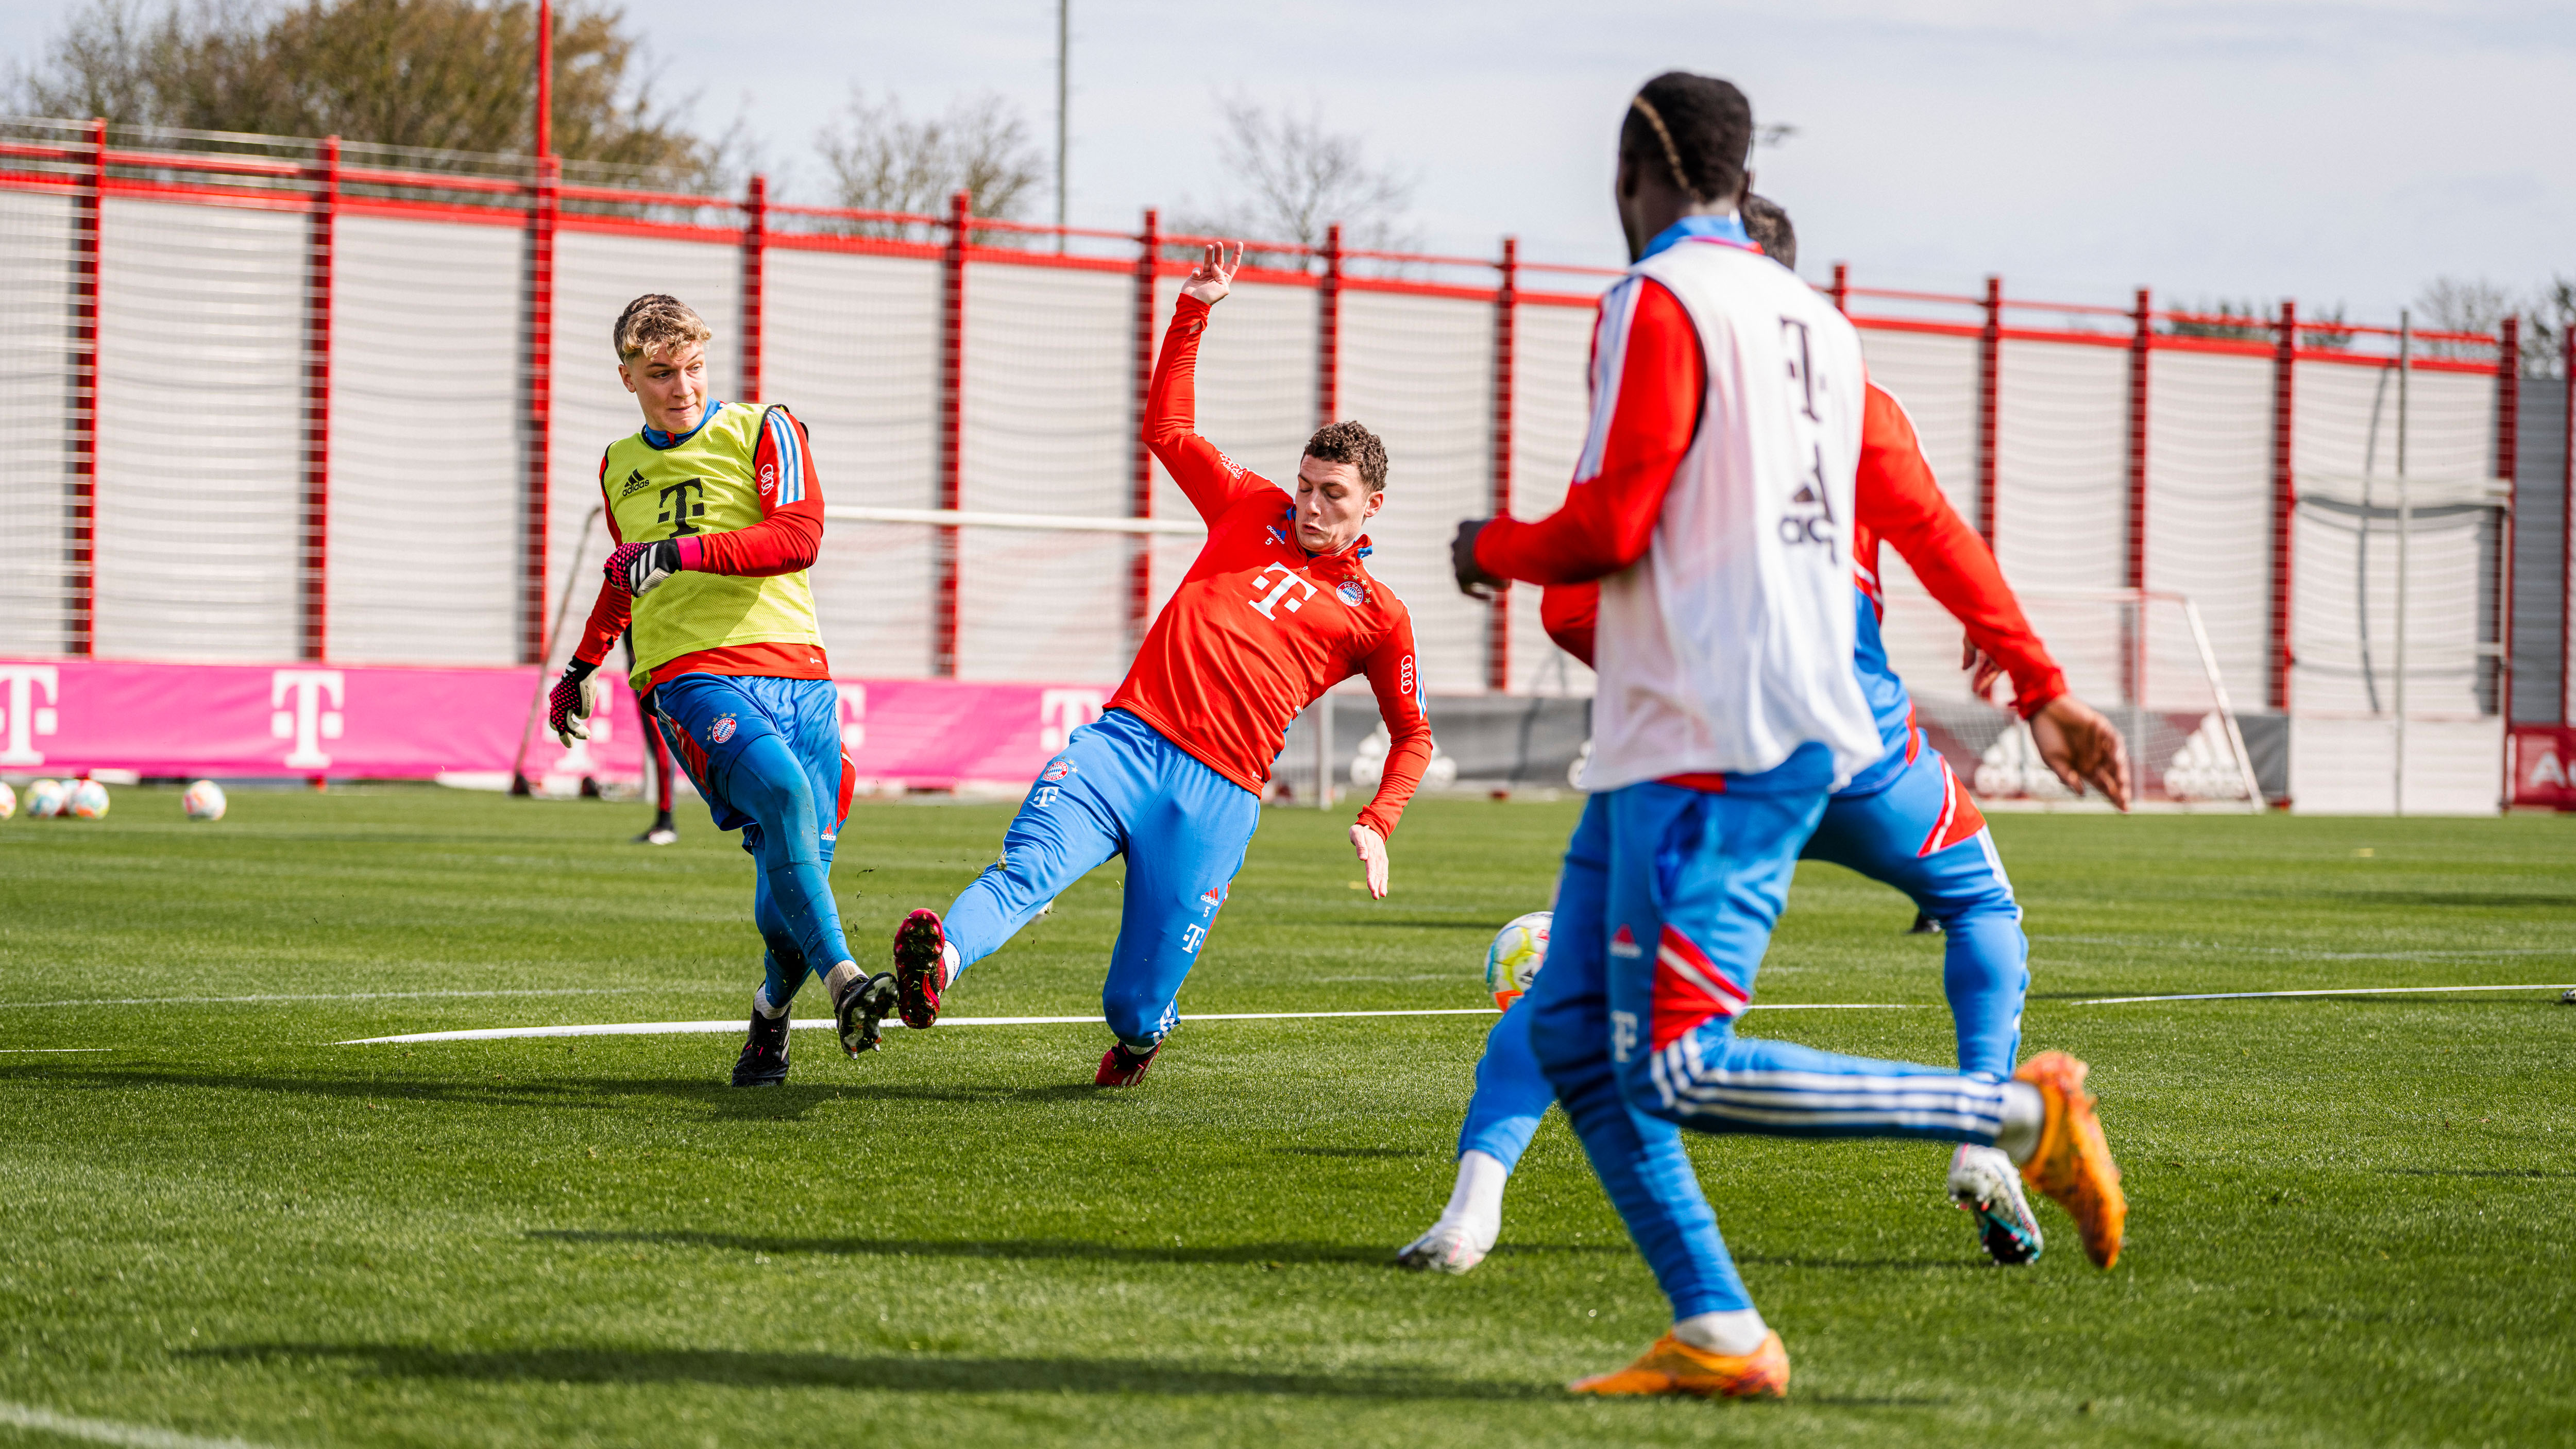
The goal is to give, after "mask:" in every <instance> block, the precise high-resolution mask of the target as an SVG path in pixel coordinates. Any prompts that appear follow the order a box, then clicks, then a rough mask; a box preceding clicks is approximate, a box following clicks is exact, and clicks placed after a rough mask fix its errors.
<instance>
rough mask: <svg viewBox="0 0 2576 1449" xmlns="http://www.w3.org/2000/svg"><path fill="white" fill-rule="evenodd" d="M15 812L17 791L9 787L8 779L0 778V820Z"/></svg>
mask: <svg viewBox="0 0 2576 1449" xmlns="http://www.w3.org/2000/svg"><path fill="white" fill-rule="evenodd" d="M17 813H18V792H17V791H15V790H12V789H10V788H9V782H8V781H6V780H0V820H6V819H8V818H9V817H10V816H12V815H15V814H17Z"/></svg>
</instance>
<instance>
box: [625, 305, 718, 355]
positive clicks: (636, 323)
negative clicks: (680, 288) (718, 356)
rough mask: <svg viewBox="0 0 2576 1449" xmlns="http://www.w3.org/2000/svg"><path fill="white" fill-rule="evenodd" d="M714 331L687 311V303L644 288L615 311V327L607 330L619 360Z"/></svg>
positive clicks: (681, 344) (678, 344)
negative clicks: (618, 311) (637, 295)
mask: <svg viewBox="0 0 2576 1449" xmlns="http://www.w3.org/2000/svg"><path fill="white" fill-rule="evenodd" d="M715 335H716V334H715V329H714V328H712V327H709V326H708V325H707V324H706V321H705V319H703V318H701V317H700V316H698V314H697V313H695V312H692V311H690V310H689V304H688V303H686V302H683V301H681V300H680V299H679V298H677V297H673V296H668V295H666V294H664V293H661V292H647V293H645V294H644V295H643V296H641V297H638V298H636V299H635V300H634V301H632V302H629V303H627V304H626V310H625V311H623V312H620V313H618V314H617V327H616V329H615V330H614V331H612V332H611V333H610V334H609V341H610V342H611V343H612V344H613V345H615V347H616V348H617V360H618V361H619V362H633V361H635V360H636V359H637V358H640V357H645V356H649V355H650V354H652V353H656V352H659V351H661V350H662V349H663V348H666V347H673V348H677V347H686V346H688V345H689V344H690V343H692V342H705V341H707V340H709V339H710V338H713V337H714V336H715Z"/></svg>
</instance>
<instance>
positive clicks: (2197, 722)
mask: <svg viewBox="0 0 2576 1449" xmlns="http://www.w3.org/2000/svg"><path fill="white" fill-rule="evenodd" d="M2020 598H2021V602H2022V607H2023V610H2024V612H2025V613H2026V614H2027V615H2028V616H2029V618H2030V622H2031V627H2032V629H2033V630H2034V632H2036V633H2037V634H2038V635H2039V637H2040V638H2041V639H2042V640H2043V641H2044V642H2045V643H2046V644H2047V646H2048V649H2049V653H2050V654H2051V655H2052V656H2053V657H2055V659H2056V660H2057V662H2058V666H2059V667H2060V668H2061V669H2063V670H2065V671H2066V682H2067V688H2068V689H2069V690H2070V691H2072V692H2073V693H2074V695H2075V696H2076V697H2077V698H2079V699H2081V700H2083V701H2084V702H2085V703H2087V704H2089V705H2091V706H2093V707H2094V708H2095V709H2098V710H2100V711H2102V713H2103V714H2104V715H2105V716H2107V717H2108V718H2109V719H2110V721H2111V723H2112V725H2113V726H2114V727H2115V728H2117V729H2118V730H2119V731H2120V734H2121V737H2122V738H2123V739H2124V740H2125V741H2126V742H2127V745H2128V751H2129V780H2130V789H2131V792H2132V795H2133V797H2134V798H2135V799H2137V800H2140V801H2144V802H2147V803H2151V804H2162V805H2170V806H2177V807H2192V808H2208V809H2226V808H2235V809H2243V810H2259V809H2261V808H2262V806H2263V789H2262V785H2261V783H2260V781H2259V780H2258V778H2257V777H2256V775H2255V771H2254V760H2253V756H2252V754H2251V753H2249V752H2248V751H2247V749H2246V747H2245V735H2244V731H2243V729H2242V728H2241V727H2240V726H2239V725H2238V722H2237V718H2236V710H2235V706H2234V705H2233V704H2232V703H2231V702H2230V700H2229V698H2228V693H2227V684H2226V681H2225V680H2224V679H2222V678H2221V677H2220V674H2219V669H2218V655H2217V652H2216V651H2215V650H2214V649H2212V648H2211V647H2210V641H2209V631H2208V630H2207V629H2206V628H2205V627H2204V626H2203V625H2202V623H2201V618H2200V610H2199V609H2198V608H2197V607H2195V606H2194V605H2193V603H2192V601H2191V598H2190V597H2189V596H2188V595H2185V594H2179V593H2172V592H2167V591H2161V590H2154V589H2101V590H2070V591H2057V592H2031V593H2024V594H2022V595H2021V596H2020ZM1972 708H1976V709H1982V710H1987V711H1991V714H1992V718H1991V719H1990V720H1988V721H1987V722H1986V723H1987V726H1988V730H1989V731H1990V732H1991V738H1987V739H1962V740H1959V741H1957V743H1958V744H1960V745H1963V746H1966V747H1967V748H1969V749H1973V750H1974V751H1975V752H1976V759H1977V764H1976V769H1975V771H1974V773H1973V776H1972V778H1971V779H1970V781H1969V788H1970V789H1971V790H1973V791H1974V792H1975V793H1976V794H1978V795H1979V796H1981V797H1984V798H1987V799H1993V800H2028V801H2034V802H2048V801H2065V800H2071V799H2072V798H2074V793H2073V792H2072V791H2070V790H2068V789H2067V788H2066V786H2065V785H2063V784H2062V783H2060V782H2059V781H2058V779H2057V777H2056V775H2055V774H2054V773H2052V772H2051V771H2050V770H2049V768H2048V766H2047V764H2046V763H2045V762H2043V761H2042V760H2041V759H2040V757H2039V748H2038V745H2037V744H2036V743H2035V742H2034V741H2033V739H2032V738H2031V733H2030V726H2028V725H2027V724H2024V723H2023V722H2022V721H2020V720H2019V719H2016V718H2014V717H2013V716H2012V714H2011V712H2010V711H2008V710H2005V709H2003V708H2001V707H2000V706H1994V705H1986V704H1983V703H1982V702H1980V704H1979V705H1978V706H1975V707H1972ZM1958 723H1959V724H1960V725H1962V726H1966V727H1967V729H1966V730H1954V731H1953V733H1954V734H1958V733H1966V732H1967V731H1968V730H1974V729H1975V722H1974V719H1973V716H1971V717H1970V718H1964V719H1961V720H1959V721H1958ZM1985 732H1986V731H1979V733H1985Z"/></svg>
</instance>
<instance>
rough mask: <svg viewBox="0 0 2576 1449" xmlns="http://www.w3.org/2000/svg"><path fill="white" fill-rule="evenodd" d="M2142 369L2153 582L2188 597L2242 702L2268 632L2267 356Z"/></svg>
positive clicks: (2196, 357)
mask: <svg viewBox="0 0 2576 1449" xmlns="http://www.w3.org/2000/svg"><path fill="white" fill-rule="evenodd" d="M2150 358H2151V361H2150V363H2149V366H2148V369H2147V550H2146V553H2147V587H2148V588H2150V589H2157V590H2164V591H2167V592H2171V593H2177V594H2182V595H2185V596H2187V597H2189V598H2190V599H2191V601H2192V603H2193V604H2194V605H2196V606H2197V607H2198V608H2199V610H2200V617H2201V622H2202V623H2203V624H2204V625H2205V626H2207V628H2208V631H2209V642H2210V647H2211V648H2212V649H2213V650H2215V651H2216V652H2217V655H2218V670H2219V677H2220V678H2222V679H2224V680H2225V681H2226V683H2227V688H2228V692H2229V693H2230V694H2231V695H2233V696H2234V697H2235V699H2236V702H2237V705H2238V707H2239V708H2246V707H2253V708H2260V707H2261V706H2262V704H2263V702H2264V684H2265V680H2266V679H2267V678H2268V677H2269V676H2268V675H2267V674H2266V672H2265V671H2266V666H2267V663H2268V661H2269V659H2270V654H2271V638H2272V521H2271V520H2272V364H2271V363H2270V361H2269V360H2267V359H2265V358H2260V357H2229V356H2219V355H2212V354H2205V353H2196V352H2155V353H2152V354H2150Z"/></svg>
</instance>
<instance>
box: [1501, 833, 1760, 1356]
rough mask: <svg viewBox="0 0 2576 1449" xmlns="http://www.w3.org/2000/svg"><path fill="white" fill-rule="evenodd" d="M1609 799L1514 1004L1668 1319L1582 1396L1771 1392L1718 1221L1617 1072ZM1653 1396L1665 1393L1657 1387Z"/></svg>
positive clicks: (1682, 1157)
mask: <svg viewBox="0 0 2576 1449" xmlns="http://www.w3.org/2000/svg"><path fill="white" fill-rule="evenodd" d="M1609 804H1610V797H1609V796H1607V795H1595V796H1593V797H1592V799H1591V800H1590V801H1589V802H1588V803H1587V804H1586V805H1585V807H1584V812H1583V819H1582V822H1581V823H1580V824H1578V825H1577V826H1576V827H1575V830H1574V839H1573V841H1572V842H1571V843H1570V844H1569V845H1568V846H1567V848H1566V853H1565V867H1564V872H1563V874H1562V875H1561V876H1560V877H1559V879H1558V883H1557V891H1556V919H1555V921H1554V922H1552V923H1551V926H1550V930H1549V933H1548V958H1547V969H1545V970H1543V971H1541V972H1539V973H1538V979H1537V980H1536V981H1534V982H1532V983H1531V985H1530V992H1529V995H1528V996H1526V997H1524V998H1522V1005H1523V1007H1524V1008H1525V1009H1526V1010H1527V1011H1528V1012H1529V1017H1530V1044H1531V1048H1532V1050H1533V1052H1534V1053H1535V1055H1536V1056H1537V1057H1538V1061H1539V1065H1540V1067H1541V1069H1543V1070H1544V1071H1545V1072H1546V1074H1547V1078H1548V1081H1549V1083H1550V1084H1551V1085H1552V1086H1554V1088H1555V1089H1556V1095H1557V1100H1558V1101H1559V1102H1561V1103H1563V1104H1564V1106H1565V1112H1566V1120H1567V1122H1568V1123H1569V1124H1570V1125H1571V1126H1572V1127H1573V1128H1574V1135H1575V1136H1576V1137H1577V1138H1578V1139H1579V1140H1580V1141H1581V1142H1582V1143H1583V1150H1584V1154H1585V1156H1587V1157H1588V1158H1590V1159H1591V1162H1592V1167H1593V1171H1594V1172H1595V1173H1596V1174H1597V1175H1598V1176H1599V1177H1600V1179H1601V1186H1602V1188H1603V1190H1604V1191H1605V1192H1607V1193H1608V1194H1609V1197H1610V1202H1611V1205H1612V1206H1613V1207H1615V1208H1617V1209H1618V1212H1619V1217H1620V1219H1621V1221H1623V1222H1625V1223H1626V1224H1627V1226H1628V1234H1629V1236H1630V1237H1631V1238H1632V1239H1634V1240H1635V1241H1636V1244H1637V1249H1638V1251H1639V1252H1640V1253H1642V1254H1643V1255H1644V1256H1645V1259H1646V1263H1647V1266H1648V1267H1650V1268H1652V1269H1653V1270H1654V1274H1655V1281H1656V1283H1657V1284H1658V1285H1659V1286H1660V1287H1661V1288H1662V1289H1663V1291H1664V1296H1665V1297H1666V1298H1667V1299H1669V1300H1670V1301H1671V1303H1672V1307H1673V1331H1672V1332H1671V1333H1668V1334H1666V1335H1665V1336H1664V1337H1663V1338H1662V1339H1659V1340H1657V1341H1656V1344H1655V1346H1654V1347H1653V1348H1651V1349H1649V1350H1648V1351H1647V1354H1646V1356H1645V1357H1644V1358H1642V1359H1640V1360H1639V1361H1638V1362H1637V1364H1635V1365H1633V1366H1632V1367H1631V1369H1630V1370H1628V1371H1626V1372H1624V1373H1623V1374H1614V1375H1606V1376H1604V1377H1603V1378H1602V1379H1600V1380H1589V1379H1588V1380H1585V1381H1584V1382H1583V1383H1582V1384H1581V1385H1578V1387H1579V1388H1581V1389H1583V1390H1584V1391H1585V1392H1612V1393H1637V1392H1664V1391H1668V1390H1670V1389H1672V1388H1674V1387H1677V1386H1687V1387H1688V1388H1689V1390H1690V1391H1692V1392H1699V1393H1716V1394H1725V1395H1730V1396H1741V1395H1749V1394H1779V1393H1782V1392H1785V1391H1786V1388H1787V1385H1788V1362H1787V1358H1786V1355H1785V1354H1783V1353H1781V1352H1780V1350H1779V1345H1778V1340H1777V1338H1776V1337H1774V1336H1773V1335H1771V1334H1770V1332H1769V1330H1768V1329H1766V1328H1765V1327H1764V1326H1763V1324H1762V1320H1761V1315H1760V1314H1758V1313H1756V1312H1755V1311H1754V1309H1753V1300H1752V1298H1751V1297H1750V1296H1749V1295H1747V1294H1746V1292H1745V1290H1744V1280H1743V1278H1742V1277H1741V1276H1739V1275H1738V1274H1737V1273H1736V1271H1735V1262H1734V1260H1733V1259H1732V1258H1730V1257H1728V1256H1727V1252H1726V1244H1725V1242H1724V1240H1723V1239H1721V1238H1720V1237H1719V1236H1718V1231H1717V1217H1716V1215H1715V1214H1714V1213H1712V1212H1711V1211H1710V1210H1709V1206H1708V1199H1707V1198H1706V1197H1705V1196H1704V1195H1703V1194H1702V1193H1701V1192H1700V1188H1699V1178H1698V1176H1697V1175H1696V1174H1695V1173H1694V1172H1693V1171H1692V1170H1691V1163H1690V1158H1689V1156H1688V1155H1687V1154H1686V1153H1685V1152H1684V1151H1683V1150H1682V1143H1681V1133H1680V1131H1679V1130H1678V1129H1676V1128H1675V1127H1674V1126H1673V1125H1672V1124H1671V1123H1669V1122H1665V1121H1661V1120H1659V1119H1657V1118H1653V1117H1648V1116H1645V1115H1643V1114H1642V1113H1637V1112H1632V1111H1630V1110H1629V1108H1628V1105H1627V1102H1626V1100H1625V1099H1624V1098H1623V1097H1622V1096H1621V1094H1620V1091H1619V1085H1618V1081H1617V1078H1616V1074H1615V1071H1614V1063H1613V1062H1612V1060H1611V1052H1612V1036H1611V1019H1610V999H1609V983H1608V968H1609V963H1608V959H1607V955H1606V948H1607V946H1608V945H1609V942H1610V936H1609V930H1608V927H1607V924H1606V919H1605V909H1606V901H1607V895H1608V888H1609V862H1610V840H1609V829H1610V811H1609ZM1657 1385H1660V1386H1661V1387H1656V1386H1657Z"/></svg>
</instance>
